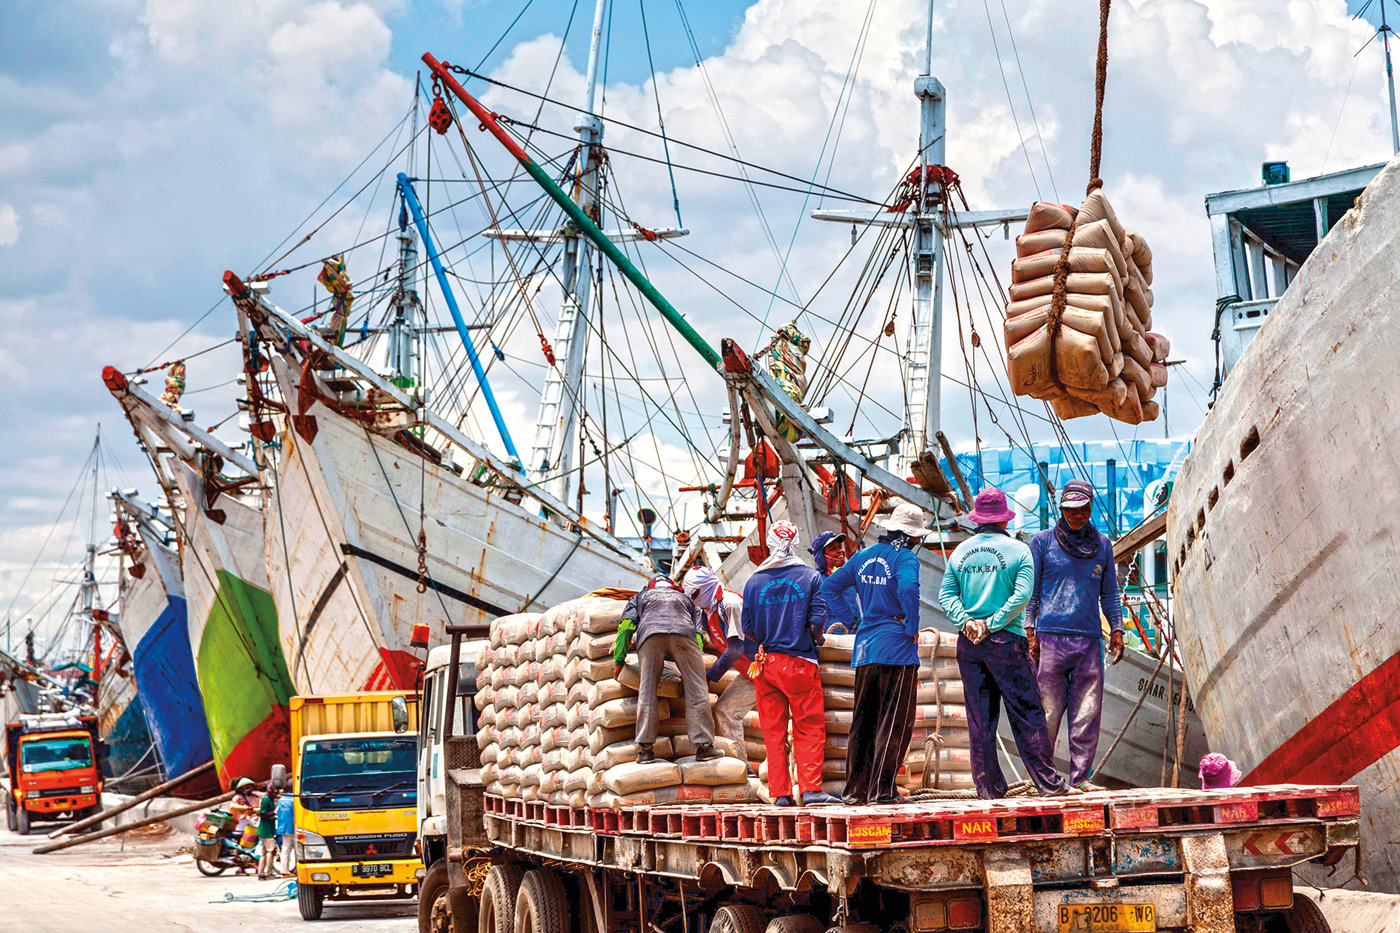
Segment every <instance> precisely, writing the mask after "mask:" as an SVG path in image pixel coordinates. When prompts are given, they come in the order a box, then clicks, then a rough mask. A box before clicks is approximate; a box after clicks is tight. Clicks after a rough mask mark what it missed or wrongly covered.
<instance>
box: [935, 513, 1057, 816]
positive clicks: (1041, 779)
mask: <svg viewBox="0 0 1400 933" xmlns="http://www.w3.org/2000/svg"><path fill="white" fill-rule="evenodd" d="M1015 517H1016V513H1015V512H1013V511H1011V509H1009V508H1007V506H1006V494H1005V493H1003V492H1002V491H1001V490H1000V489H984V490H983V491H982V492H980V493H978V494H977V498H976V500H974V502H973V507H972V512H971V513H969V515H968V518H970V519H971V520H972V521H973V522H975V523H977V533H976V534H974V535H973V536H972V537H971V538H968V539H967V540H966V541H964V542H963V543H962V544H959V545H958V546H957V548H956V549H955V550H954V551H953V553H952V555H951V556H950V557H949V558H948V566H947V569H946V570H944V572H943V586H942V587H941V588H940V590H939V593H938V602H939V604H940V605H941V606H942V607H943V611H944V612H945V613H946V614H947V616H948V618H949V620H950V621H952V623H953V624H954V625H955V626H957V628H958V631H959V632H960V633H961V637H959V638H958V669H959V670H960V671H961V672H962V680H963V693H964V695H965V702H966V704H967V724H968V732H969V734H970V742H969V750H970V752H971V755H970V757H971V759H972V780H973V783H974V784H976V785H977V796H979V797H982V798H984V799H988V800H995V799H997V798H999V797H1004V796H1006V778H1005V777H1004V776H1003V775H1002V771H1001V763H1000V762H999V761H998V760H997V724H998V722H999V720H1000V718H1001V706H1002V703H1003V702H1004V703H1005V704H1006V715H1007V718H1008V719H1009V720H1010V722H1011V734H1012V735H1013V736H1014V737H1015V739H1016V747H1017V749H1019V750H1020V752H1021V760H1022V761H1023V762H1024V763H1025V765H1026V771H1027V773H1028V774H1029V775H1030V777H1031V780H1032V781H1034V782H1035V785H1036V787H1037V788H1039V790H1040V793H1041V796H1047V797H1053V796H1060V795H1062V794H1065V793H1068V792H1069V790H1070V788H1069V785H1068V784H1067V783H1066V782H1065V779H1064V778H1063V777H1062V776H1061V775H1060V774H1058V773H1057V772H1056V771H1055V766H1054V763H1053V760H1052V755H1051V749H1052V748H1053V745H1052V743H1051V741H1050V730H1049V729H1048V728H1046V725H1045V710H1044V708H1043V707H1042V706H1041V703H1040V690H1039V688H1038V687H1037V685H1036V676H1035V668H1034V667H1032V665H1031V657H1030V649H1029V647H1028V645H1027V643H1026V631H1025V628H1024V627H1023V622H1022V619H1023V616H1024V614H1025V608H1026V603H1027V602H1028V601H1029V600H1030V598H1031V588H1032V585H1033V583H1034V582H1035V570H1034V564H1033V562H1032V560H1031V551H1030V548H1028V547H1027V546H1026V545H1025V544H1023V543H1021V542H1020V541H1018V540H1016V539H1015V538H1013V537H1011V535H1010V534H1008V533H1007V531H1006V525H1007V523H1008V522H1009V521H1011V519H1013V518H1015Z"/></svg>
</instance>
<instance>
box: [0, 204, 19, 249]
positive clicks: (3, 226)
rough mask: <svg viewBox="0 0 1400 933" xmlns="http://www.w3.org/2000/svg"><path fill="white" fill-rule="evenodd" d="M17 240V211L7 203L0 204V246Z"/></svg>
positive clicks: (14, 242) (13, 243)
mask: <svg viewBox="0 0 1400 933" xmlns="http://www.w3.org/2000/svg"><path fill="white" fill-rule="evenodd" d="M18 242H19V213H18V212H16V211H15V209H14V208H13V207H12V206H11V205H9V204H0V246H14V245H15V244H16V243H18Z"/></svg>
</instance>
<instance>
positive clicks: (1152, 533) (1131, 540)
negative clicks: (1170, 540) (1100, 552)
mask: <svg viewBox="0 0 1400 933" xmlns="http://www.w3.org/2000/svg"><path fill="white" fill-rule="evenodd" d="M1166 532H1167V510H1166V509H1163V510H1162V511H1160V512H1158V513H1157V514H1156V515H1154V516H1152V517H1151V518H1149V519H1145V520H1144V521H1142V522H1140V523H1139V524H1138V525H1137V526H1136V527H1134V528H1132V529H1131V530H1130V531H1129V532H1128V533H1127V534H1125V535H1123V537H1121V538H1119V539H1118V540H1117V541H1115V542H1113V562H1114V563H1120V562H1121V561H1123V560H1124V559H1125V558H1126V557H1128V556H1129V555H1130V554H1136V553H1137V552H1138V551H1140V550H1142V549H1143V548H1144V547H1145V546H1147V544H1148V543H1150V542H1152V541H1155V540H1156V539H1158V538H1160V537H1162V535H1164V534H1166Z"/></svg>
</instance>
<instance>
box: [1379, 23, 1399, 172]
mask: <svg viewBox="0 0 1400 933" xmlns="http://www.w3.org/2000/svg"><path fill="white" fill-rule="evenodd" d="M1390 32H1391V30H1390V26H1389V25H1388V24H1387V23H1386V21H1385V0H1381V29H1380V33H1381V45H1382V46H1384V47H1385V82H1386V87H1387V89H1388V90H1389V91H1390V145H1391V151H1392V152H1394V153H1395V154H1396V155H1400V121H1397V120H1396V117H1395V70H1394V69H1393V68H1392V67H1391V64H1390Z"/></svg>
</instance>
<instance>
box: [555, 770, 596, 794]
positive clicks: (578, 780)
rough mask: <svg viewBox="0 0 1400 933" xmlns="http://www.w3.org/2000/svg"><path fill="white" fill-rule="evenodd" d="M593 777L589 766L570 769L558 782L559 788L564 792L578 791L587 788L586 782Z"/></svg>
mask: <svg viewBox="0 0 1400 933" xmlns="http://www.w3.org/2000/svg"><path fill="white" fill-rule="evenodd" d="M592 779H593V771H592V769H591V768H578V769H575V770H573V771H570V772H569V773H568V774H567V775H565V777H564V779H563V781H561V782H560V785H561V789H562V790H563V791H564V793H566V794H573V793H578V792H581V791H586V790H587V789H588V782H589V781H590V780H592Z"/></svg>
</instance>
